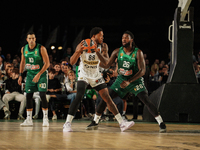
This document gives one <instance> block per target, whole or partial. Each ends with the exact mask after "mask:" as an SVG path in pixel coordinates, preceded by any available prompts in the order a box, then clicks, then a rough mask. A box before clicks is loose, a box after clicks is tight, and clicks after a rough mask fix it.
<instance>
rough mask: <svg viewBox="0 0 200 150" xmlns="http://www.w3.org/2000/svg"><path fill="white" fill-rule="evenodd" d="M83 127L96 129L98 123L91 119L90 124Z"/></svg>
mask: <svg viewBox="0 0 200 150" xmlns="http://www.w3.org/2000/svg"><path fill="white" fill-rule="evenodd" d="M85 129H86V130H97V129H98V124H97V123H96V122H95V121H92V123H91V124H90V125H88V126H87V127H86V128H85Z"/></svg>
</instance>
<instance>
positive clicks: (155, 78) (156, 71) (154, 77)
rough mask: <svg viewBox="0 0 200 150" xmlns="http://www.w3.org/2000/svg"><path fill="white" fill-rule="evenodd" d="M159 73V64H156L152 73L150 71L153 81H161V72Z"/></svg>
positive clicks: (152, 68) (152, 67)
mask: <svg viewBox="0 0 200 150" xmlns="http://www.w3.org/2000/svg"><path fill="white" fill-rule="evenodd" d="M158 71H159V67H158V64H156V63H154V64H153V65H152V66H151V71H150V75H151V80H152V81H159V72H158Z"/></svg>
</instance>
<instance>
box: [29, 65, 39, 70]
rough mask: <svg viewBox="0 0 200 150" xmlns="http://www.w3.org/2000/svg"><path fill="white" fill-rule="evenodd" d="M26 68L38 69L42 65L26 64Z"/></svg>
mask: <svg viewBox="0 0 200 150" xmlns="http://www.w3.org/2000/svg"><path fill="white" fill-rule="evenodd" d="M26 69H27V70H36V69H40V66H39V65H31V64H26Z"/></svg>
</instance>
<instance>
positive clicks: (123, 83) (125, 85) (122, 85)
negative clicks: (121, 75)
mask: <svg viewBox="0 0 200 150" xmlns="http://www.w3.org/2000/svg"><path fill="white" fill-rule="evenodd" d="M129 84H130V82H129V81H125V80H124V81H122V83H121V84H120V87H121V88H123V89H124V88H126V87H127V86H128V85H129Z"/></svg>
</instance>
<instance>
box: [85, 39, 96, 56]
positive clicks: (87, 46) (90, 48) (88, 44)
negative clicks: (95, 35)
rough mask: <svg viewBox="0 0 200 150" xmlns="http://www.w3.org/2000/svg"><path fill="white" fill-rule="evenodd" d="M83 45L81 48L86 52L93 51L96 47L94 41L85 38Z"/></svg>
mask: <svg viewBox="0 0 200 150" xmlns="http://www.w3.org/2000/svg"><path fill="white" fill-rule="evenodd" d="M83 46H84V48H83V50H84V51H86V52H87V53H93V52H94V50H95V48H96V45H95V44H94V41H93V40H91V39H85V40H84V44H83Z"/></svg>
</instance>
